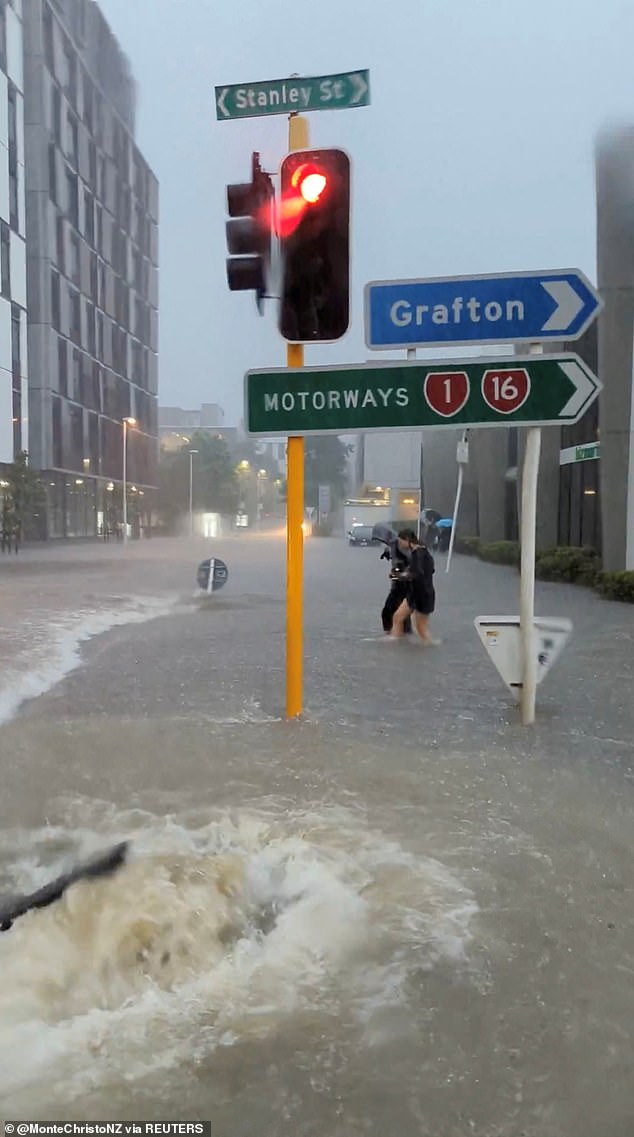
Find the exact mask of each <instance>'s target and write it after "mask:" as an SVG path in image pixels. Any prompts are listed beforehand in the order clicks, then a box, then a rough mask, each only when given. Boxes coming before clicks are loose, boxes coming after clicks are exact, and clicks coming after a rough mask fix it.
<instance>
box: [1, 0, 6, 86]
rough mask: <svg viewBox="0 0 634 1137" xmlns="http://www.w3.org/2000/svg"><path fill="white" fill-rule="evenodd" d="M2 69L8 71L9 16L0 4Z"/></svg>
mask: <svg viewBox="0 0 634 1137" xmlns="http://www.w3.org/2000/svg"><path fill="white" fill-rule="evenodd" d="M0 67H1V68H2V70H3V71H4V72H6V70H7V14H6V12H5V6H4V3H2V4H0Z"/></svg>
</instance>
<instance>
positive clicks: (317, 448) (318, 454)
mask: <svg viewBox="0 0 634 1137" xmlns="http://www.w3.org/2000/svg"><path fill="white" fill-rule="evenodd" d="M351 452H352V447H351V446H348V445H347V444H346V443H345V442H342V441H341V439H340V438H337V436H336V435H333V434H324V435H318V436H317V437H315V438H307V439H306V447H305V457H304V501H305V503H306V505H307V506H310V507H312V508H313V509H317V508H318V506H319V487H320V486H330V489H331V494H332V500H333V501H341V500H342V498H343V497H345V493H346V482H347V480H348V456H349V454H350V453H351Z"/></svg>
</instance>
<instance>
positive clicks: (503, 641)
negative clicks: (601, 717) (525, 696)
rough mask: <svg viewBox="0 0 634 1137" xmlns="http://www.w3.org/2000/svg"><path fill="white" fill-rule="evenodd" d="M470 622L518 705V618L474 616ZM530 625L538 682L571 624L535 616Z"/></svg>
mask: <svg viewBox="0 0 634 1137" xmlns="http://www.w3.org/2000/svg"><path fill="white" fill-rule="evenodd" d="M474 623H475V627H476V630H477V633H478V635H479V637H480V639H481V641H482V643H483V644H484V646H485V648H486V650H487V652H488V654H489V656H490V658H491V659H492V660H493V663H494V664H495V666H496V668H497V670H498V672H499V674H500V676H501V678H502V679H503V681H504V682H505V683H506V686H507V687H508V688H509V689H510V690H511V691H512V692H513V694H514V696H515V698H516V699H517V700H518V702H519V699H520V694H521V691H522V654H521V640H520V620H519V616H477V617H476V619H475V620H474ZM533 626H534V629H535V646H534V650H535V652H536V654H537V682H538V683H541V681H542V679H543V678H544V676H545V675H546V674H547V673H548V671H550V669H551V667H552V665H553V663H555V661H556V660H557V659H558V658H559V656H560V655H561V652H562V651H563V649H564V647H565V645H566V643H567V641H568V639H569V638H570V634H571V632H572V622H571V621H570V620H568V619H566V618H565V617H563V616H536V617H535V620H534V625H533Z"/></svg>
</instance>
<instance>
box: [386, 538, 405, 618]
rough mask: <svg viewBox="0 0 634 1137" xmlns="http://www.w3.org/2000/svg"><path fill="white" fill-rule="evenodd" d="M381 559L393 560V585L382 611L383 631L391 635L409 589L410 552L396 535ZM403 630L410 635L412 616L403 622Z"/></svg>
mask: <svg viewBox="0 0 634 1137" xmlns="http://www.w3.org/2000/svg"><path fill="white" fill-rule="evenodd" d="M381 560H389V561H391V562H392V568H391V569H390V580H391V582H392V586H391V588H390V591H389V593H388V595H387V599H386V601H385V604H384V605H383V609H382V611H381V623H382V624H383V631H384V632H386V633H387V634H388V635H389V633H390V632H391V631H392V624H393V622H394V613H395V612H397V611H398V609H399V608H400V606H401V604H402V603H403V601H404V600H405V599H406V598H407V594H408V590H409V580H408V578H407V575H406V573H407V568H408V566H409V553H406V552H403V550H402V549H401V548H400V545H399V542H398V539H397V538H396V537H395V538H394V540H392V541H389V542H388V545H387V548H386V549H385V551H384V552H383V553H381ZM403 631H404V633H405V635H409V634H410V633H411V631H412V620H411V617H410V616H408V617H407V618H406V620H405V622H404V624H403Z"/></svg>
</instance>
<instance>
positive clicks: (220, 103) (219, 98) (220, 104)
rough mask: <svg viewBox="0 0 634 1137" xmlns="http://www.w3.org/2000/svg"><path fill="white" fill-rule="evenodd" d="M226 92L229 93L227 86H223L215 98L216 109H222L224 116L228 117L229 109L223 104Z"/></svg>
mask: <svg viewBox="0 0 634 1137" xmlns="http://www.w3.org/2000/svg"><path fill="white" fill-rule="evenodd" d="M228 94H229V88H228V87H223V88H222V91H221V92H220V94H219V95H218V96H217V98H216V103H217V106H218V110H219V111H222V113H223V115H224V116H225V118H229V111H228V110H227V108H226V106H225V99H226V97H227V95H228Z"/></svg>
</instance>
